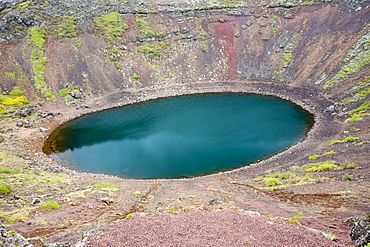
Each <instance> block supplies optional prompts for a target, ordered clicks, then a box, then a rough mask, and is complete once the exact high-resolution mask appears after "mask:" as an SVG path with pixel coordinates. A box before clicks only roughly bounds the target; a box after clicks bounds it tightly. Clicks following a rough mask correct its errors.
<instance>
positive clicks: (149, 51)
mask: <svg viewBox="0 0 370 247" xmlns="http://www.w3.org/2000/svg"><path fill="white" fill-rule="evenodd" d="M140 51H141V52H142V53H144V54H146V55H148V56H149V57H150V58H159V57H160V56H161V55H162V53H161V51H160V49H159V48H158V46H157V45H156V44H148V45H143V46H142V47H140Z"/></svg>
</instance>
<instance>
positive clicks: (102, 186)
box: [94, 184, 119, 190]
mask: <svg viewBox="0 0 370 247" xmlns="http://www.w3.org/2000/svg"><path fill="white" fill-rule="evenodd" d="M94 187H97V188H105V189H114V190H117V189H118V190H119V188H118V187H117V186H113V185H110V184H94Z"/></svg>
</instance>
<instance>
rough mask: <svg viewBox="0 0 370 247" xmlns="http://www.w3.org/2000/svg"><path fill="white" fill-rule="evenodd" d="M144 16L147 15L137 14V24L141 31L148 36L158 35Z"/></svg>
mask: <svg viewBox="0 0 370 247" xmlns="http://www.w3.org/2000/svg"><path fill="white" fill-rule="evenodd" d="M143 16H145V15H141V14H136V16H135V20H136V25H137V27H138V28H139V29H140V33H141V34H142V35H143V36H144V37H147V38H148V37H154V36H156V32H155V31H154V30H153V28H152V27H151V26H150V24H149V23H148V22H147V21H145V20H144V19H142V17H143Z"/></svg>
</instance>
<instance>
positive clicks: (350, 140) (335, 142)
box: [330, 137, 359, 145]
mask: <svg viewBox="0 0 370 247" xmlns="http://www.w3.org/2000/svg"><path fill="white" fill-rule="evenodd" d="M358 139H359V138H358V137H346V138H344V139H343V140H342V141H340V140H334V141H332V142H330V145H335V144H337V143H347V142H354V141H357V140H358Z"/></svg>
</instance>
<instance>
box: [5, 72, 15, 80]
mask: <svg viewBox="0 0 370 247" xmlns="http://www.w3.org/2000/svg"><path fill="white" fill-rule="evenodd" d="M4 75H5V76H6V77H8V78H10V79H12V80H15V73H13V72H4Z"/></svg>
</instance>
